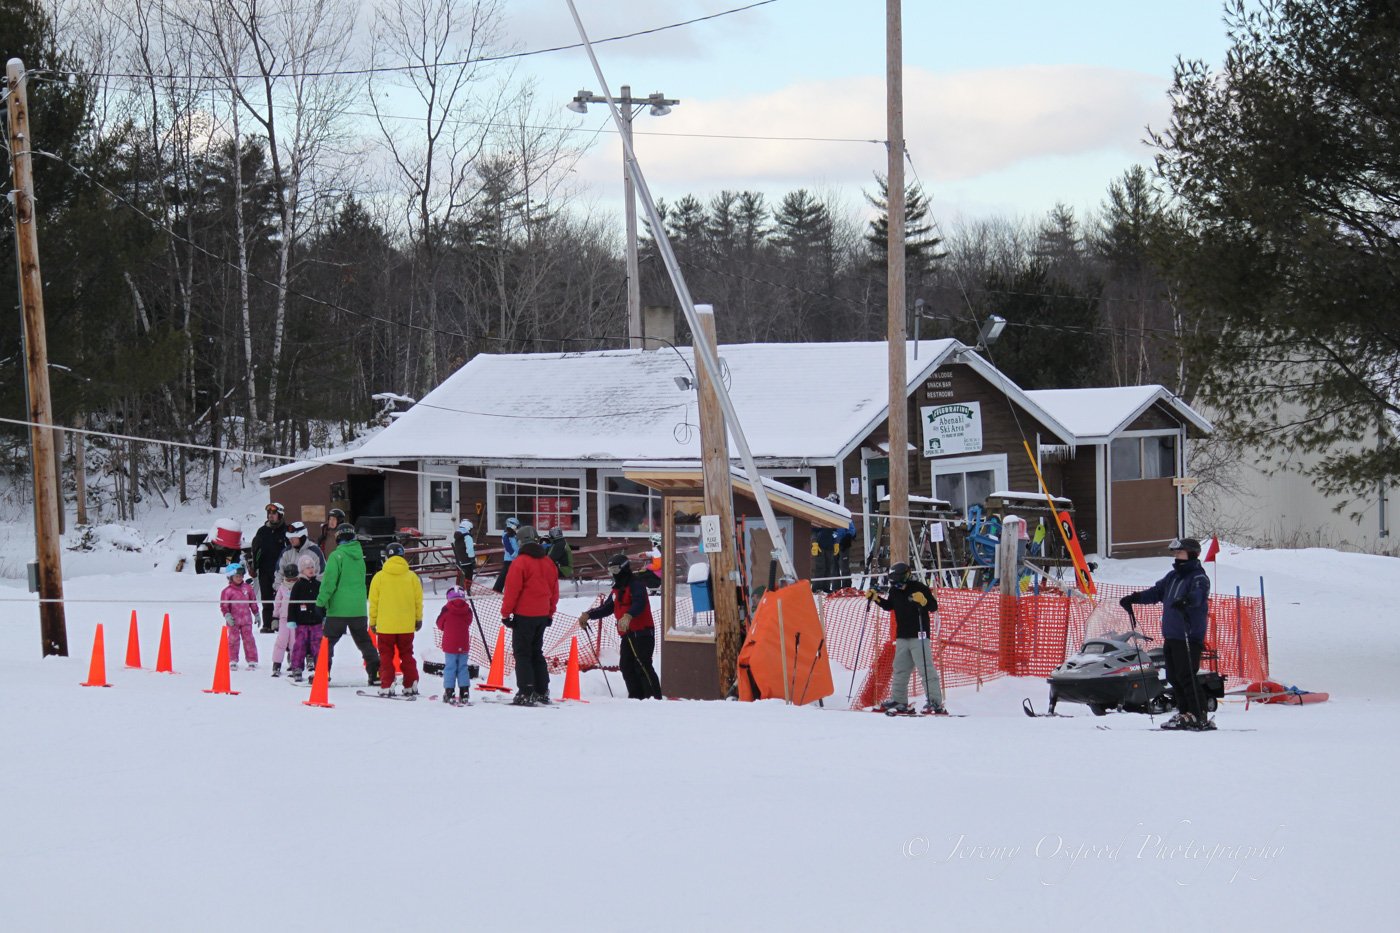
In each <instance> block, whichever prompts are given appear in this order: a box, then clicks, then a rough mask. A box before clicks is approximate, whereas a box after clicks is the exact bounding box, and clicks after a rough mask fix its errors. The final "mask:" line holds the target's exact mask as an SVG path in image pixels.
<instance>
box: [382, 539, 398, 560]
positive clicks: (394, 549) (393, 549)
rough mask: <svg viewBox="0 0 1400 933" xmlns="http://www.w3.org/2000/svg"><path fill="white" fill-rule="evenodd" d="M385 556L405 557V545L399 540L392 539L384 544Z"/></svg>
mask: <svg viewBox="0 0 1400 933" xmlns="http://www.w3.org/2000/svg"><path fill="white" fill-rule="evenodd" d="M384 556H385V557H403V545H402V544H400V543H399V542H397V541H390V542H389V543H388V544H386V545H384Z"/></svg>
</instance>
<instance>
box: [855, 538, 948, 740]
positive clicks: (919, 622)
mask: <svg viewBox="0 0 1400 933" xmlns="http://www.w3.org/2000/svg"><path fill="white" fill-rule="evenodd" d="M889 581H890V591H889V595H887V596H881V595H880V594H879V593H877V592H875V591H874V590H866V591H865V598H866V599H867V600H871V601H873V602H875V603H877V604H878V605H879V606H880V608H881V609H888V610H889V611H890V613H891V614H893V615H894V630H895V632H894V634H895V638H894V677H893V679H892V680H891V682H890V698H889V699H888V700H886V701H885V702H884V703H881V704H880V708H881V709H883V710H885V711H887V712H890V711H892V712H896V713H912V712H914V709H913V707H911V706H910V705H909V675H910V674H913V673H915V672H916V671H917V672H918V674H919V675H920V676H921V677H923V679H924V684H925V687H926V690H927V694H928V695H927V698H926V701H925V703H924V710H923V711H924V712H925V713H933V714H935V715H946V714H947V710H945V709H944V708H943V683H942V680H941V678H940V677H939V676H938V668H937V666H935V665H934V663H933V647H932V646H933V638H932V632H931V630H930V629H929V618H930V615H931V614H932V613H934V612H937V611H938V600H937V598H935V597H934V595H933V591H932V590H930V589H929V588H928V586H926V585H925V584H924V583H923V581H921V580H919V579H918V578H916V577H911V576H910V575H909V565H908V564H906V563H904V562H902V561H901V562H899V563H896V564H894V565H893V566H892V567H890V574H889Z"/></svg>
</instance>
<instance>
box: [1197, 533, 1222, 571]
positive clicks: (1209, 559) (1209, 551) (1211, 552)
mask: <svg viewBox="0 0 1400 933" xmlns="http://www.w3.org/2000/svg"><path fill="white" fill-rule="evenodd" d="M1219 553H1220V541H1219V540H1217V539H1216V538H1214V537H1212V538H1211V539H1210V544H1207V545H1206V556H1205V557H1202V558H1201V563H1203V564H1212V563H1215V555H1216V554H1219Z"/></svg>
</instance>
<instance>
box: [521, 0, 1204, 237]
mask: <svg viewBox="0 0 1400 933" xmlns="http://www.w3.org/2000/svg"><path fill="white" fill-rule="evenodd" d="M576 2H577V5H578V9H579V13H580V16H581V17H582V19H583V21H584V26H585V27H586V28H587V29H588V31H589V34H590V38H592V39H594V40H595V41H596V40H597V39H600V38H603V37H606V36H615V35H620V34H623V33H629V32H634V31H637V30H641V29H648V28H652V27H656V26H663V25H666V24H668V23H674V22H678V21H681V20H686V19H691V18H693V17H697V16H704V15H707V14H712V13H717V12H720V11H723V10H727V9H731V8H734V7H738V6H743V5H744V4H745V0H576ZM507 17H508V22H507V28H508V30H509V33H510V37H511V39H512V40H513V41H514V42H515V43H516V44H517V45H518V46H519V47H521V48H523V49H536V48H543V47H547V46H555V45H563V44H567V43H570V42H575V41H577V33H576V32H575V30H574V25H573V21H572V19H571V18H570V16H569V13H568V7H567V4H566V3H565V2H564V0H509V2H508V4H507ZM903 17H904V67H905V78H904V80H905V87H904V97H905V135H906V138H907V140H908V144H909V150H910V157H911V160H912V162H913V165H914V168H915V169H916V171H917V173H918V176H919V178H920V179H921V180H922V181H923V183H924V185H925V188H926V189H928V190H929V191H930V192H931V194H932V195H933V197H934V203H935V209H936V211H937V212H938V214H939V216H940V218H942V219H945V220H954V219H959V218H964V219H965V218H969V217H978V216H986V215H991V214H1001V215H1008V214H1009V215H1019V216H1027V215H1038V214H1041V213H1043V212H1044V211H1046V210H1048V209H1049V208H1050V207H1052V206H1053V205H1054V204H1055V203H1056V202H1059V201H1063V202H1065V203H1067V204H1069V205H1070V206H1072V207H1074V208H1075V209H1076V210H1077V211H1078V212H1079V213H1080V215H1081V216H1082V215H1083V213H1084V212H1086V211H1088V210H1091V209H1093V208H1095V207H1096V206H1097V205H1098V204H1099V203H1100V201H1101V200H1102V199H1103V194H1104V190H1105V188H1106V187H1107V185H1108V183H1109V181H1110V180H1112V179H1114V178H1116V177H1118V176H1119V175H1121V174H1122V172H1123V171H1124V169H1126V168H1127V167H1128V166H1129V165H1130V164H1132V163H1133V162H1139V161H1140V162H1145V161H1148V160H1149V159H1150V153H1149V151H1148V150H1147V148H1146V147H1145V146H1144V144H1143V139H1144V137H1145V135H1146V127H1148V126H1149V125H1150V126H1153V127H1160V126H1162V125H1163V124H1164V123H1165V122H1166V118H1167V113H1168V107H1167V101H1166V95H1165V92H1166V89H1167V87H1168V86H1169V85H1170V81H1171V73H1172V67H1173V64H1174V63H1175V61H1176V59H1177V57H1178V56H1183V57H1186V58H1201V59H1204V60H1206V61H1207V62H1210V63H1212V64H1219V62H1220V61H1221V59H1222V57H1223V55H1224V52H1225V48H1226V37H1225V29H1224V26H1223V24H1222V21H1221V0H1173V2H1172V3H1147V2H1143V0H1066V2H1048V0H989V2H986V3H982V4H971V3H967V2H957V3H954V2H949V0H904V12H903ZM597 51H598V54H599V58H600V61H601V64H602V67H603V71H604V74H605V76H606V78H607V80H608V82H609V85H610V87H611V90H612V93H614V94H617V93H619V87H620V86H621V85H622V84H630V85H631V88H632V93H633V95H634V96H640V95H645V94H648V93H651V92H652V91H658V90H659V91H663V92H664V93H665V94H666V96H667V97H672V98H678V99H680V100H681V102H682V103H681V105H680V106H678V107H676V108H675V109H674V110H673V111H672V113H671V114H670V115H668V116H665V117H661V118H656V117H651V116H648V115H646V114H645V113H644V114H643V115H641V116H639V117H638V118H637V122H636V132H637V151H638V157H639V158H640V159H641V162H642V168H643V171H644V173H645V174H646V176H647V179H648V181H649V183H650V184H651V187H652V189H653V191H654V193H656V194H657V195H658V196H661V197H666V198H668V199H672V200H674V199H675V198H676V197H679V196H680V195H682V194H685V193H687V192H689V193H694V194H696V195H698V196H701V197H706V196H708V195H710V194H713V193H715V192H717V191H719V190H721V189H723V188H735V189H739V188H758V189H760V190H763V191H765V192H767V193H769V194H770V196H771V197H779V196H781V195H782V194H783V193H785V192H787V191H790V190H792V189H794V188H798V187H807V188H811V189H816V190H819V191H823V192H833V191H834V192H837V193H839V194H841V195H842V196H843V197H844V198H846V199H847V200H848V201H849V202H850V203H851V204H853V205H855V204H859V203H860V195H859V192H860V190H861V189H862V188H867V189H868V188H870V187H871V186H872V172H875V171H882V172H883V171H884V167H885V153H884V148H883V146H882V145H880V144H878V143H872V142H869V141H868V140H879V139H883V138H884V136H885V89H884V74H885V3H884V0H777V2H773V3H769V4H767V5H764V6H760V7H757V8H755V9H751V10H748V11H745V12H740V13H735V14H733V15H729V16H723V17H720V18H717V19H714V20H710V21H707V22H703V23H697V24H694V25H690V26H685V27H682V28H679V29H672V30H668V31H663V32H660V33H656V34H653V35H648V36H642V37H638V38H633V39H627V40H623V41H618V42H609V43H605V44H600V45H598V46H597ZM517 68H518V71H519V74H520V75H521V76H525V77H530V78H533V79H534V80H535V82H536V87H537V90H538V92H539V94H540V95H541V97H542V98H545V99H548V98H549V97H550V96H552V95H557V98H558V106H559V110H558V121H559V123H560V124H561V125H568V126H577V127H580V128H584V129H587V130H589V131H594V130H597V129H599V128H605V127H606V128H610V127H609V126H608V119H607V112H606V109H605V108H600V107H596V106H595V107H593V108H591V109H590V112H589V113H588V114H587V115H585V116H581V117H580V116H576V115H574V114H572V113H569V112H567V111H565V110H564V109H563V108H564V105H565V104H567V103H568V101H569V100H570V98H572V96H573V95H574V94H575V93H577V91H578V90H580V89H585V88H586V89H589V90H592V91H594V92H597V93H601V92H602V88H601V87H599V86H598V82H597V80H596V78H595V77H594V74H593V71H592V68H591V66H590V65H589V62H588V59H587V56H586V55H585V54H584V53H583V51H582V50H574V51H566V52H557V53H553V54H548V55H535V56H530V57H527V58H523V59H521V60H520V61H519V63H518V64H517ZM653 134H655V135H653ZM681 134H700V135H681ZM709 136H769V137H824V138H835V139H842V140H845V139H849V140H855V141H851V142H817V141H807V140H795V139H794V140H780V139H779V140H775V139H733V138H708V137H709ZM584 138H585V139H587V138H589V137H588V135H586V134H585V135H584ZM578 172H579V176H580V179H581V180H583V181H585V182H586V183H587V184H588V187H589V189H590V191H591V193H592V195H593V196H594V197H595V198H597V199H598V202H599V205H600V206H601V207H603V208H604V209H613V208H616V207H617V205H618V204H620V196H619V195H620V186H621V185H620V180H619V179H620V174H621V148H620V144H619V143H618V141H617V139H616V136H615V135H612V134H611V133H607V132H604V133H601V134H599V135H598V136H597V138H596V142H595V143H594V144H593V145H592V146H591V148H590V150H589V153H588V155H587V156H586V157H585V158H584V159H583V160H582V161H581V162H580V163H579V166H578ZM911 178H912V176H911Z"/></svg>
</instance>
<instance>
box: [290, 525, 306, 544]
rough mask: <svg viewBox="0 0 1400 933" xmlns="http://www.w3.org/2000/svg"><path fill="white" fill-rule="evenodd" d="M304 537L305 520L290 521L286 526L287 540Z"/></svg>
mask: <svg viewBox="0 0 1400 933" xmlns="http://www.w3.org/2000/svg"><path fill="white" fill-rule="evenodd" d="M305 537H306V523H305V522H292V523H291V524H290V525H288V526H287V540H288V541H290V540H291V539H292V538H305Z"/></svg>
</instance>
